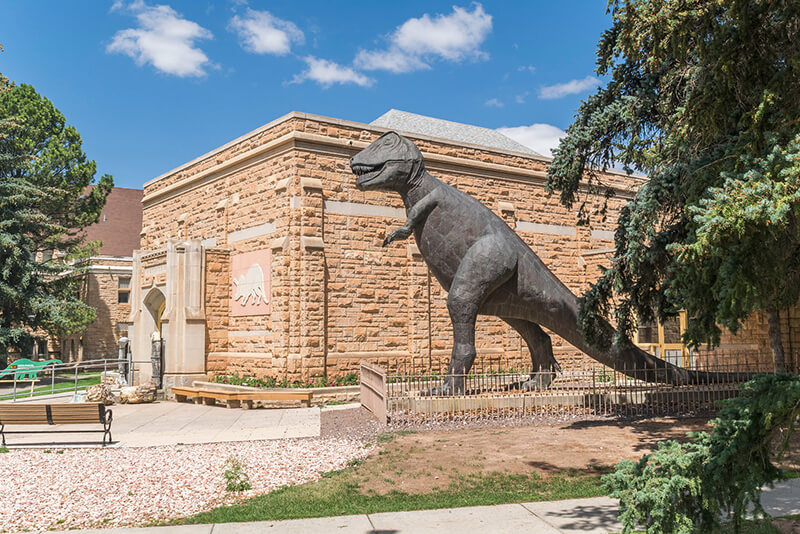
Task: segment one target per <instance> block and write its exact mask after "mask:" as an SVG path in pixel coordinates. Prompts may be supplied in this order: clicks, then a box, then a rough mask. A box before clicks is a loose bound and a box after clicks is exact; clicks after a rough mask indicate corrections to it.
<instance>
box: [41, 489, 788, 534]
mask: <svg viewBox="0 0 800 534" xmlns="http://www.w3.org/2000/svg"><path fill="white" fill-rule="evenodd" d="M761 501H762V504H763V505H764V508H766V510H767V512H768V513H769V514H770V515H772V516H773V517H781V516H785V515H794V514H800V479H794V480H788V481H786V482H781V483H780V484H778V485H776V487H775V488H774V489H772V490H765V491H764V494H763V496H762V499H761ZM621 530H622V525H621V524H620V523H619V521H617V501H615V500H613V499H610V498H608V497H597V498H594V499H575V500H571V501H551V502H533V503H521V504H501V505H497V506H474V507H470V508H451V509H445V510H423V511H417V512H389V513H381V514H369V515H367V514H364V515H350V516H341V517H321V518H315V519H295V520H291V521H257V522H252V523H220V524H216V525H183V526H175V527H152V528H131V529H110V530H90V531H86V530H84V531H75V530H71V531H66V532H63V533H61V534H70V533H71V534H75V533H76V532H81V533H84V534H88V533H92V534H173V533H174V534H257V533H259V534H260V533H262V532H269V533H272V534H294V533H298V532H313V533H314V534H333V533H353V534H427V533H431V534H433V533H437V534H438V533H440V532H458V534H495V533H497V534H506V533H507V534H519V533H520V532H532V533H536V534H607V533H609V532H620V531H621ZM51 534H52V533H51ZM56 534H58V533H56Z"/></svg>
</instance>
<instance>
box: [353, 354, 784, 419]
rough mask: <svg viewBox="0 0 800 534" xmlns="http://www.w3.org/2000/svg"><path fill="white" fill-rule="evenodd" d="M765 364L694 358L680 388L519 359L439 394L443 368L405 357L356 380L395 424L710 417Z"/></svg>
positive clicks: (661, 378) (632, 373)
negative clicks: (535, 366) (540, 368)
mask: <svg viewBox="0 0 800 534" xmlns="http://www.w3.org/2000/svg"><path fill="white" fill-rule="evenodd" d="M701 356H702V355H701ZM767 358H769V354H760V353H750V354H749V357H747V356H746V355H742V354H741V353H715V354H713V358H709V357H702V358H701V357H700V356H699V357H698V360H697V363H698V364H699V365H694V366H693V367H694V368H695V369H696V370H698V371H700V372H699V373H697V374H696V375H693V376H694V378H693V379H692V380H691V381H689V382H687V383H684V384H674V383H670V382H668V381H667V380H666V373H653V372H652V369H650V370H646V369H623V370H621V371H615V370H613V369H611V368H609V367H605V366H602V365H599V364H594V365H584V366H582V367H580V368H576V367H575V366H573V367H572V368H570V369H569V370H567V371H563V372H558V373H552V372H537V371H533V370H532V369H531V368H530V367H528V368H526V367H524V366H521V365H519V361H514V362H509V363H512V364H517V365H516V366H512V367H509V368H503V366H502V365H498V364H499V363H500V362H497V361H496V360H495V361H494V362H490V363H487V362H485V361H484V362H476V365H475V366H474V367H473V370H472V371H471V372H470V373H466V374H463V375H456V376H455V377H453V378H455V382H456V383H457V384H458V387H457V388H456V390H455V391H448V392H446V394H442V391H441V389H440V386H441V385H442V384H443V382H444V379H445V377H446V375H447V369H446V368H442V367H440V366H437V367H436V368H434V369H432V368H431V367H432V366H430V365H427V366H424V365H423V366H418V365H415V364H414V362H413V360H409V359H406V360H384V361H381V364H380V365H374V364H366V365H365V364H364V363H362V375H361V376H362V378H361V380H362V391H364V390H365V385H366V386H367V389H368V390H369V394H370V397H371V398H370V400H369V402H370V404H371V405H372V407H369V409H370V410H371V411H372V412H373V413H375V414H376V415H377V414H378V413H379V411H380V408H379V407H376V406H375V403H376V402H379V399H381V398H383V399H384V401H385V409H386V418H387V419H388V421H389V422H390V423H391V424H392V425H403V424H413V423H418V422H423V421H430V420H472V419H485V418H506V417H522V416H531V415H532V416H564V415H618V416H665V415H681V414H707V413H712V412H713V411H715V409H716V403H717V401H719V400H722V399H726V398H730V397H734V396H736V395H738V390H739V385H740V384H741V383H742V382H744V381H746V380H747V379H749V377H751V376H753V375H754V374H755V373H760V372H762V373H763V372H769V367H770V366H769V365H766V364H765V363H764V362H765V361H766V359H767ZM379 376H384V377H385V378H384V380H385V382H383V384H385V385H383V387H384V388H385V389H383V390H381V382H380V381H379V380H376V379H375V378H376V377H379ZM635 377H648V379H647V380H644V379H641V378H635ZM367 384H368V385H367ZM462 384H463V386H462ZM362 395H363V393H362ZM362 404H364V400H363V397H362ZM365 406H366V404H365Z"/></svg>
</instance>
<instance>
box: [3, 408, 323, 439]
mask: <svg viewBox="0 0 800 534" xmlns="http://www.w3.org/2000/svg"><path fill="white" fill-rule="evenodd" d="M110 408H111V410H112V411H113V413H114V421H113V423H112V425H111V433H112V437H113V438H114V444H113V446H121V447H149V446H153V445H177V444H179V443H183V444H188V443H217V442H221V441H251V440H265V439H281V438H307V437H316V436H319V433H320V427H319V415H320V409H319V408H270V409H264V408H260V409H255V410H242V409H236V408H235V409H228V408H224V407H222V406H205V405H198V404H189V403H178V402H167V401H159V402H154V403H152V404H119V405H115V406H111V407H110ZM79 428H87V429H92V428H94V429H97V428H100V425H89V426H86V427H81V426H78V425H68V426H63V425H53V426H47V425H44V426H42V427H41V428H40V427H39V426H38V425H32V426H30V427H24V429H28V430H71V429H79ZM22 429H23V427H15V428H11V427H10V426H9V428H8V430H22ZM100 439H102V433H100V432H98V433H97V434H70V433H64V434H55V433H47V434H10V435H8V436H7V437H6V440H7V441H8V446H9V447H10V448H14V447H31V446H36V447H58V448H65V447H76V446H99V445H98V440H100Z"/></svg>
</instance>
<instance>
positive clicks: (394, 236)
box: [381, 222, 412, 247]
mask: <svg viewBox="0 0 800 534" xmlns="http://www.w3.org/2000/svg"><path fill="white" fill-rule="evenodd" d="M411 232H412V229H411V227H410V226H408V222H406V224H404V225H403V226H401V227H399V228H395V229H394V230H392V232H391V233H390V234H389V235H388V236H386V239H384V240H383V245H381V246H383V247H385V246H386V245H388V244H389V243H391V242H392V241H397V240H398V239H407V238H408V236H410V235H411Z"/></svg>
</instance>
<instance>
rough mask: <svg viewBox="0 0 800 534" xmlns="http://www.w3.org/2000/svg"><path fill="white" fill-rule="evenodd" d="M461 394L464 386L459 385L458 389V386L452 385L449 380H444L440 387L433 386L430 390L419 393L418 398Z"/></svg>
mask: <svg viewBox="0 0 800 534" xmlns="http://www.w3.org/2000/svg"><path fill="white" fill-rule="evenodd" d="M463 394H464V385H463V384H461V387H458V385H456V384H453V381H451V380H445V381H444V383H442V385H440V386H434V387H432V388H430V389H426V390H423V391H420V396H422V397H448V396H451V395H463Z"/></svg>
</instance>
